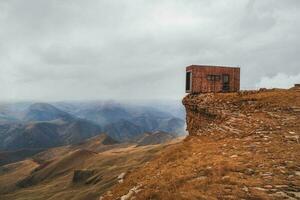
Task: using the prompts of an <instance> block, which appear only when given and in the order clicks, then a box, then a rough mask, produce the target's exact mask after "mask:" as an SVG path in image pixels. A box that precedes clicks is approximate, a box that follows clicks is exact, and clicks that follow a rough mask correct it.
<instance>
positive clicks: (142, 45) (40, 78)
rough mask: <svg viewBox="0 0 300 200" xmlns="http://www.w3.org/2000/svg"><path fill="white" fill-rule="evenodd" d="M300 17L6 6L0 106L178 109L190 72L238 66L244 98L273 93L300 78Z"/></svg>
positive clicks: (88, 5)
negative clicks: (122, 104) (249, 92)
mask: <svg viewBox="0 0 300 200" xmlns="http://www.w3.org/2000/svg"><path fill="white" fill-rule="evenodd" d="M299 7H300V3H299V1H298V0H287V1H275V0H265V1H254V0H250V1H248V0H241V1H237V0H229V1H226V2H225V1H222V0H217V1H208V0H202V1H198V0H192V1H184V0H182V1H171V0H164V1H156V0H155V1H146V0H144V1H125V0H124V1H114V0H101V1H96V0H91V1H79V0H78V1H77V0H72V1H71V0H67V1H59V0H48V1H39V0H28V1H20V0H12V1H0V26H1V30H0V39H1V43H0V90H1V91H2V94H1V95H0V100H11V99H12V100H22V99H34V100H35V99H36V100H64V99H101V98H109V99H112V98H122V99H147V98H151V99H155V98H158V99H159V98H177V99H180V98H181V97H182V96H183V95H184V75H185V74H184V70H185V66H187V65H190V64H216V65H233V66H237V65H240V66H241V67H242V80H241V83H242V88H244V89H251V88H256V87H258V86H261V87H263V85H264V84H267V85H268V84H269V82H272V84H274V87H276V82H278V83H279V82H281V81H283V82H284V81H285V80H281V81H277V80H278V79H280V78H283V77H286V76H291V75H295V76H296V75H297V74H300V70H299V59H298V52H299V46H300V42H299V39H298V35H299V33H300V25H299V24H300V22H299V20H300V13H299V12H298V10H299ZM278 74H284V75H282V76H278ZM270 77H276V79H274V80H276V81H269V82H268V83H267V81H266V80H269V79H271V78H270ZM278 77H279V78H278ZM268 78H269V79H268ZM272 80H273V79H272ZM293 80H295V81H296V79H293ZM280 85H283V84H281V83H280ZM287 85H290V83H288V84H287Z"/></svg>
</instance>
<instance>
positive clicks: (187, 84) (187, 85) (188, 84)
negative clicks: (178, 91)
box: [185, 72, 192, 91]
mask: <svg viewBox="0 0 300 200" xmlns="http://www.w3.org/2000/svg"><path fill="white" fill-rule="evenodd" d="M191 76H192V72H186V79H185V81H186V82H185V90H186V91H189V90H191Z"/></svg>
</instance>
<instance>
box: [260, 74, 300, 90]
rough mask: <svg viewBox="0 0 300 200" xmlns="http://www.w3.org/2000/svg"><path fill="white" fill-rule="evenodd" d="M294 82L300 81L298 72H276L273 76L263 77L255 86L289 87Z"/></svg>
mask: <svg viewBox="0 0 300 200" xmlns="http://www.w3.org/2000/svg"><path fill="white" fill-rule="evenodd" d="M295 83H300V73H299V74H296V75H287V74H284V73H278V74H277V75H275V76H273V77H263V78H262V79H261V80H260V81H259V83H258V84H257V85H256V87H257V88H290V87H292V86H293V85H294V84H295Z"/></svg>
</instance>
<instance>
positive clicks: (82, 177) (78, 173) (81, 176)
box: [72, 169, 95, 183]
mask: <svg viewBox="0 0 300 200" xmlns="http://www.w3.org/2000/svg"><path fill="white" fill-rule="evenodd" d="M94 173H95V171H94V170H88V169H79V170H75V171H74V174H73V180H72V181H73V183H85V182H86V181H87V180H88V179H89V178H90V177H92V176H93V175H94Z"/></svg>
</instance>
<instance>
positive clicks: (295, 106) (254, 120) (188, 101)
mask: <svg viewBox="0 0 300 200" xmlns="http://www.w3.org/2000/svg"><path fill="white" fill-rule="evenodd" d="M183 104H184V106H185V108H186V113H187V116H186V121H187V129H188V132H189V135H191V136H196V135H211V134H213V135H215V136H216V137H217V136H229V135H231V136H232V135H234V136H246V135H250V134H253V133H256V132H259V131H273V130H276V129H278V126H280V125H281V123H280V119H282V118H285V117H284V116H286V115H289V116H290V115H294V116H299V114H300V112H299V108H300V94H299V91H298V90H295V89H291V90H262V91H245V92H237V93H216V94H200V95H192V94H190V95H187V96H186V97H185V98H184V99H183ZM288 118H289V117H288ZM276 127H277V128H276Z"/></svg>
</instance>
